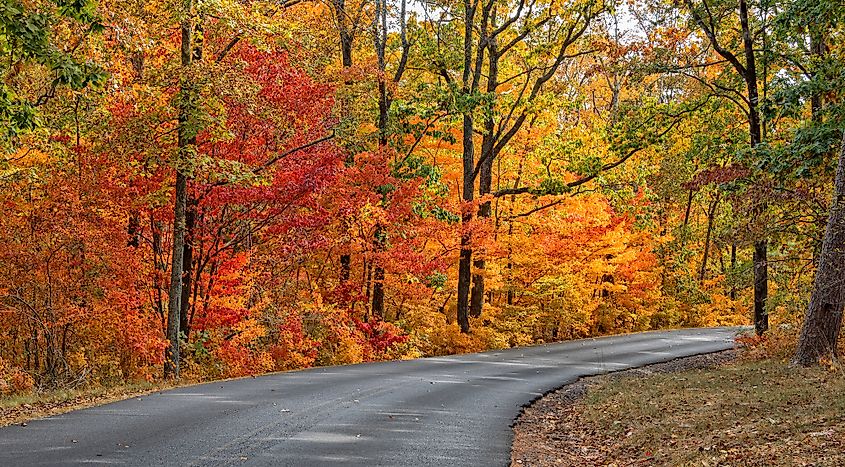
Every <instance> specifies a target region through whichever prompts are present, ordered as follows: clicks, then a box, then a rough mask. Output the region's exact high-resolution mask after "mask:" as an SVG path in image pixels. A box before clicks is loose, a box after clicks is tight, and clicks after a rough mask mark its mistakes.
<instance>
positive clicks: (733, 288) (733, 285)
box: [730, 242, 736, 300]
mask: <svg viewBox="0 0 845 467" xmlns="http://www.w3.org/2000/svg"><path fill="white" fill-rule="evenodd" d="M734 271H736V242H731V273H733V272H734ZM730 297H731V300H736V283H735V282H734V281H733V280H732V281H731V292H730Z"/></svg>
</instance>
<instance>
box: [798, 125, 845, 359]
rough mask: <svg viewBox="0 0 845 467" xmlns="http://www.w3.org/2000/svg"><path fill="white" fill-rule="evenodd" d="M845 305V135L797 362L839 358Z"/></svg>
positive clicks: (844, 135) (802, 328)
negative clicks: (837, 347)
mask: <svg viewBox="0 0 845 467" xmlns="http://www.w3.org/2000/svg"><path fill="white" fill-rule="evenodd" d="M843 308H845V134H843V137H842V147H841V149H840V151H839V163H838V166H837V168H836V178H835V180H834V190H833V199H832V200H831V203H830V214H829V215H828V219H827V227H826V229H825V234H824V241H823V242H822V251H821V255H820V256H819V265H818V269H816V278H815V283H814V285H813V295H812V298H811V299H810V306H809V308H808V309H807V315H806V316H805V318H804V325H803V326H802V327H801V334H800V336H799V338H798V349H797V350H796V352H795V358H794V360H793V361H794V362H795V363H797V364H799V365H804V366H808V365H814V364H816V363H818V362H819V360H821V359H825V358H829V359H831V360H833V359H836V357H837V352H836V345H837V342H838V340H839V333H840V330H841V329H842V313H843Z"/></svg>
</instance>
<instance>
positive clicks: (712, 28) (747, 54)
mask: <svg viewBox="0 0 845 467" xmlns="http://www.w3.org/2000/svg"><path fill="white" fill-rule="evenodd" d="M685 2H686V5H687V8H688V9H689V11H690V14H691V15H692V18H693V20H694V21H695V23H696V25H697V26H698V27H699V28H700V29H701V31H702V32H703V33H704V35H705V36H706V37H707V40H708V41H709V43H710V46H711V47H713V50H715V51H716V53H717V54H719V56H721V57H722V58H723V59H724V60H725V61H727V62H728V63H729V64H730V65H731V66H732V67H733V69H734V71H736V73H737V74H738V75H739V76H740V77H741V78H742V80H743V82H744V84H745V95H742V94H740V97H741V100H736V99H735V98H733V97H732V96H728V98H729V99H731V100H732V101H733V102H734V103H736V104H737V105H739V106H741V107H742V108H743V110H744V112H745V115H746V118H747V120H748V134H749V140H750V145H751V149H752V150H753V149H756V148H757V146H758V145H759V144H760V143H761V142H762V141H763V133H762V128H761V123H760V107H759V106H760V97H759V92H758V85H757V82H758V79H759V77H758V74H757V62H756V59H755V55H754V38H753V36H752V34H751V26H750V24H749V15H748V2H747V0H739V22H740V28H741V31H742V57H743V59H742V60H740V58H739V57H738V56H737V55H736V54H735V53H733V52H731V51H730V50H728V49H727V48H725V47H724V45H723V44H722V41H721V39H720V38H719V37H718V36H717V31H718V24H717V21H718V20H717V17H716V16H714V14H713V12H712V11H711V8H710V6H709V5H708V4H707V0H701V4H700V5H697V4H695V3H694V0H685ZM697 79H701V78H697ZM705 85H707V86H708V87H711V88H712V89H714V90H718V92H722V91H723V89H722V88H717V87H712V85H710V84H709V83H705ZM722 97H725V96H724V95H723V96H722ZM764 209H765V206H760V207H759V208H758V209H757V210H756V211H758V214H759V213H761V212H762V211H763V210H764ZM753 264H754V328H755V330H756V332H757V334H758V335H759V334H763V333H764V332H765V331H766V330H767V329H768V328H769V315H768V312H767V310H766V300H767V299H768V294H769V278H768V241H767V240H766V239H765V238H759V239H757V240H755V241H754V254H753Z"/></svg>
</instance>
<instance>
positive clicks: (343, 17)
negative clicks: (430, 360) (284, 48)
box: [332, 0, 355, 284]
mask: <svg viewBox="0 0 845 467" xmlns="http://www.w3.org/2000/svg"><path fill="white" fill-rule="evenodd" d="M332 7H333V8H334V13H335V17H336V18H337V28H338V38H339V40H340V59H341V64H342V65H343V69H344V71H349V68H350V67H352V43H353V41H354V37H353V35H352V31H351V30H350V29H349V26H348V24H347V19H348V16H347V13H346V2H345V0H334V1H332ZM344 85H346V86H347V87H349V86H350V85H352V81H351V80H350V79H348V78H347V80H346V81H344ZM350 105H351V103H350V102H348V99H344V101H343V102H341V106H342V107H341V114H342V116H343V117H344V118H345V117H346V116H347V115H348V114H349V106H350ZM354 163H355V156H354V154H353V153H352V151H349V154H348V156H347V158H346V165H347V166H351V165H353V164H354ZM345 225H346V222H344V226H345ZM351 274H352V255H350V254H349V253H343V254H341V255H340V282H341V284H345V283H347V282H349V278H350V277H351Z"/></svg>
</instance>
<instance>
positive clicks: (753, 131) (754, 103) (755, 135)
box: [739, 0, 769, 335]
mask: <svg viewBox="0 0 845 467" xmlns="http://www.w3.org/2000/svg"><path fill="white" fill-rule="evenodd" d="M739 21H740V25H741V28H742V42H743V47H744V51H745V64H746V65H745V76H744V77H743V78H744V79H745V85H746V88H747V89H748V127H749V134H750V136H751V148H752V149H753V148H756V147H757V145H759V144H760V143H761V142H762V130H761V127H760V111H759V103H760V98H759V94H758V92H757V65H756V60H755V58H754V42H753V38H752V36H751V29H750V26H749V23H748V2H747V0H740V2H739ZM763 209H765V208H763ZM763 209H761V211H762V210H763ZM753 263H754V328H755V330H756V332H757V334H758V335H760V334H763V333H764V332H766V330H768V329H769V316H768V312H767V311H766V301H767V300H768V296H769V265H768V241H767V240H766V239H765V238H762V239H758V240H757V241H755V242H754V256H753Z"/></svg>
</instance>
